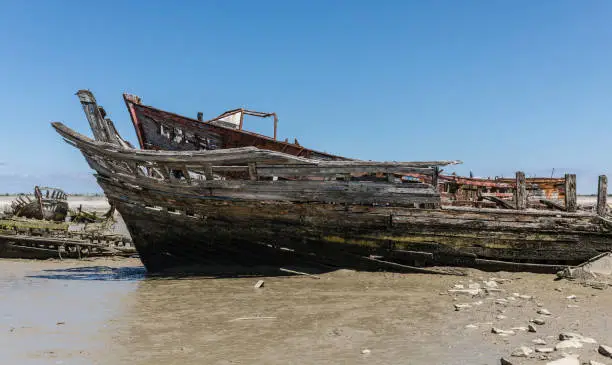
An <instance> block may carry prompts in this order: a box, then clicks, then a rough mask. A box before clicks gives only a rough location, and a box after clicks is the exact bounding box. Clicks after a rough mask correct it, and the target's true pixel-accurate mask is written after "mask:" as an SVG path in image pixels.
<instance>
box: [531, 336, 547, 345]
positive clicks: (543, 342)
mask: <svg viewBox="0 0 612 365" xmlns="http://www.w3.org/2000/svg"><path fill="white" fill-rule="evenodd" d="M531 342H533V343H535V344H536V345H546V341H544V340H543V339H541V338H536V339H534V340H531Z"/></svg>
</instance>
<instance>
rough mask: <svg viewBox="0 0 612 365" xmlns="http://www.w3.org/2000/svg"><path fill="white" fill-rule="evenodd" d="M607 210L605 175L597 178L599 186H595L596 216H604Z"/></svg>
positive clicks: (606, 180) (606, 182)
mask: <svg viewBox="0 0 612 365" xmlns="http://www.w3.org/2000/svg"><path fill="white" fill-rule="evenodd" d="M607 210H608V177H607V176H606V175H600V176H599V184H598V185H597V215H600V216H605V215H606V211H607Z"/></svg>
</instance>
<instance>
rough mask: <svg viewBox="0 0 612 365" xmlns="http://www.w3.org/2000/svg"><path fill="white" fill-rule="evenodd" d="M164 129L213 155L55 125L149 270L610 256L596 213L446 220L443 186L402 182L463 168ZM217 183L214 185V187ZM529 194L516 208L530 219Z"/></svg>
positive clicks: (609, 240) (479, 212) (506, 213)
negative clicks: (144, 147)
mask: <svg viewBox="0 0 612 365" xmlns="http://www.w3.org/2000/svg"><path fill="white" fill-rule="evenodd" d="M160 117H163V116H160ZM162 119H163V118H160V120H159V121H158V122H159V123H161V124H159V126H160V129H159V132H160V133H161V134H164V137H163V138H169V139H172V140H175V141H177V144H176V146H177V147H179V148H182V147H181V146H182V145H181V144H182V143H184V142H185V141H188V143H197V144H207V145H208V147H207V148H209V149H208V150H206V151H194V150H186V151H182V152H181V151H140V150H134V149H132V148H125V147H122V146H119V145H117V144H111V143H103V142H99V141H92V140H90V139H88V138H86V137H84V136H81V135H79V134H78V133H75V132H73V131H72V130H70V129H68V128H66V127H65V126H63V125H61V124H57V123H56V124H54V127H56V129H57V130H58V133H60V134H61V135H62V136H63V137H64V138H65V139H66V140H67V141H68V142H69V143H71V144H72V145H74V146H76V147H77V148H79V149H81V151H82V152H83V154H84V156H85V157H86V159H87V161H88V162H89V164H90V166H91V167H92V168H93V169H95V170H96V173H97V175H96V178H97V180H98V182H99V184H100V185H101V186H102V188H103V190H104V192H105V194H106V196H107V197H108V199H109V201H110V202H112V203H113V204H116V206H117V210H118V211H119V213H121V215H122V216H123V217H124V219H125V221H126V224H127V225H128V228H129V229H130V232H131V233H132V235H133V237H134V242H135V245H136V246H137V248H138V251H139V253H140V256H141V258H142V261H143V263H144V264H145V266H146V267H147V269H148V270H150V271H154V272H155V271H164V270H166V269H178V268H183V267H189V266H198V265H199V266H202V265H207V264H219V265H224V264H227V265H231V263H239V264H246V265H259V264H270V265H272V266H273V267H275V268H278V267H279V266H283V265H288V264H289V263H288V262H289V261H291V260H294V259H298V258H299V259H300V260H301V259H304V258H308V260H311V261H312V262H319V263H325V264H331V265H336V266H337V267H353V266H354V267H356V268H366V269H368V270H380V269H386V270H393V271H404V272H415V270H416V271H418V272H427V273H435V274H449V273H448V272H438V271H435V270H433V272H432V270H428V269H423V268H421V267H416V266H410V265H408V264H409V263H410V262H411V261H410V260H412V259H413V258H414V257H415V256H419V255H418V254H416V253H417V252H426V253H429V254H430V255H427V254H424V255H420V257H422V258H425V262H426V264H434V263H436V262H448V263H450V264H456V265H466V266H474V265H477V264H478V263H479V262H480V263H481V264H485V265H486V264H489V265H492V264H495V263H494V262H493V263H491V262H486V261H477V260H490V259H494V260H493V261H495V259H500V260H508V261H524V263H528V264H545V263H546V262H547V261H549V260H553V261H555V260H556V261H557V262H575V261H577V260H580V259H582V258H584V257H590V256H592V255H593V253H594V252H598V251H603V250H607V249H610V248H611V247H612V235H611V233H610V231H609V229H608V228H607V226H606V225H604V223H602V222H601V221H600V220H597V219H596V218H595V215H594V214H590V213H587V212H579V213H571V212H552V211H535V210H528V211H527V210H514V211H510V210H508V209H475V208H474V209H473V210H470V209H446V208H442V209H441V207H440V194H439V193H438V192H437V191H436V187H435V186H432V185H429V184H424V183H413V182H409V181H405V180H407V179H399V177H403V176H402V174H404V173H408V172H407V171H413V172H414V171H420V172H427V173H429V174H432V173H433V169H435V168H437V166H440V165H444V164H449V163H454V161H429V162H369V161H352V160H351V161H342V160H339V161H323V160H324V158H321V159H313V158H308V157H310V156H313V155H314V152H313V151H310V152H309V151H308V150H306V149H304V148H302V147H299V146H298V145H297V143H295V146H283V148H281V150H282V151H292V153H289V154H288V153H284V152H275V151H273V150H272V149H267V148H265V147H264V146H263V145H259V144H258V143H260V142H257V144H258V145H259V146H262V149H257V148H248V147H246V148H243V147H237V148H226V149H224V147H227V146H229V147H235V146H244V145H245V144H242V143H243V142H244V140H243V141H241V142H240V143H236V144H234V145H231V144H227V143H225V142H223V143H225V144H223V143H222V144H218V143H219V139H217V140H214V141H213V140H206V138H208V137H209V136H207V137H206V138H202V137H203V135H200V136H199V137H197V138H196V137H195V136H193V135H190V133H191V132H190V131H189V130H188V129H182V130H181V129H180V128H179V129H177V128H175V127H174V126H172V125H170V126H168V127H167V126H163V123H164V120H162ZM108 122H109V125H110V126H112V123H111V122H110V120H109V121H108ZM156 123H157V122H156ZM200 124H202V123H200ZM156 133H157V132H156ZM165 135H167V137H166V136H165ZM253 138H254V139H255V138H258V137H256V136H253ZM194 141H195V142H194ZM254 143H255V142H254ZM215 144H216V145H215ZM220 146H221V147H220ZM296 146H297V147H296ZM186 148H187V147H186ZM189 148H191V147H189ZM219 148H221V149H219ZM311 152H312V153H313V154H310V153H311ZM302 154H303V155H304V156H306V157H300V155H302ZM328 157H329V156H328ZM131 163H139V164H142V169H143V171H144V172H145V173H143V174H142V176H141V175H140V174H137V175H134V174H133V169H131V168H130V164H131ZM253 164H256V165H255V168H253V166H254V165H253ZM266 169H268V170H266ZM417 169H419V170H417ZM206 171H208V172H206ZM211 173H214V178H215V179H214V180H212V179H208V177H207V176H206V175H209V176H210V175H211ZM254 173H256V174H257V175H256V176H257V177H258V179H257V180H251V177H252V176H253V175H255V174H254ZM360 174H362V175H360ZM385 174H387V177H392V178H393V182H392V183H390V182H388V181H385V180H386V179H385V178H384V177H385ZM270 176H272V177H275V176H277V177H278V179H267V177H270ZM188 177H191V178H192V180H191V181H189V179H188ZM202 177H206V179H205V180H204V179H203V178H202ZM432 177H433V176H432ZM523 179H524V174H523ZM432 181H433V180H432ZM434 185H435V184H434ZM520 185H521V184H520V183H519V184H517V193H516V194H515V198H516V199H517V200H516V203H517V204H516V205H517V208H519V207H521V208H522V209H525V208H526V193H525V194H523V197H522V198H521V199H519V195H521V193H520V190H521V189H520ZM523 200H524V201H525V204H522V203H521V202H522V201H523ZM261 242H267V244H262V243H261ZM430 258H431V260H430ZM390 260H393V261H390ZM503 262H505V261H503ZM295 267H299V266H297V265H296V266H295ZM526 267H527V268H529V266H526Z"/></svg>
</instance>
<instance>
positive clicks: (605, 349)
mask: <svg viewBox="0 0 612 365" xmlns="http://www.w3.org/2000/svg"><path fill="white" fill-rule="evenodd" d="M597 351H598V352H599V353H600V354H602V355H604V356H607V357H612V347H610V346H606V345H599V349H597Z"/></svg>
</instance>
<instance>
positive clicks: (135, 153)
mask: <svg viewBox="0 0 612 365" xmlns="http://www.w3.org/2000/svg"><path fill="white" fill-rule="evenodd" d="M52 126H53V128H55V130H56V131H57V132H58V133H59V134H60V135H61V136H62V137H64V138H65V139H67V140H68V141H70V142H72V143H73V144H75V145H76V146H77V147H78V148H79V149H81V150H82V151H84V152H89V153H93V152H96V153H98V154H100V155H102V156H107V157H109V158H116V159H120V160H133V161H149V162H167V163H180V164H197V163H215V162H224V163H225V164H231V163H232V162H233V163H235V161H242V160H244V161H246V162H245V163H248V162H262V161H264V162H265V161H266V160H269V161H273V160H278V161H286V162H288V163H301V164H317V163H318V162H320V161H319V160H312V159H307V158H301V157H297V156H293V155H289V154H286V153H282V152H275V151H270V150H264V149H259V148H256V147H238V148H227V149H221V150H210V151H144V150H135V149H130V148H122V147H120V146H117V145H113V144H110V143H104V142H100V141H93V140H91V139H90V138H88V137H86V136H84V135H82V134H79V133H77V132H75V131H73V130H72V129H70V128H68V127H66V126H65V125H63V124H62V123H60V122H54V123H52ZM224 157H225V158H224ZM343 162H344V163H346V164H347V165H346V166H351V163H353V162H354V163H357V164H359V163H361V162H358V161H343ZM335 163H337V164H339V163H341V161H336V162H335ZM457 163H460V161H424V162H423V161H418V162H392V164H394V165H396V166H404V167H431V166H444V165H449V164H457ZM383 164H388V163H387V162H384V163H383Z"/></svg>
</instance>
